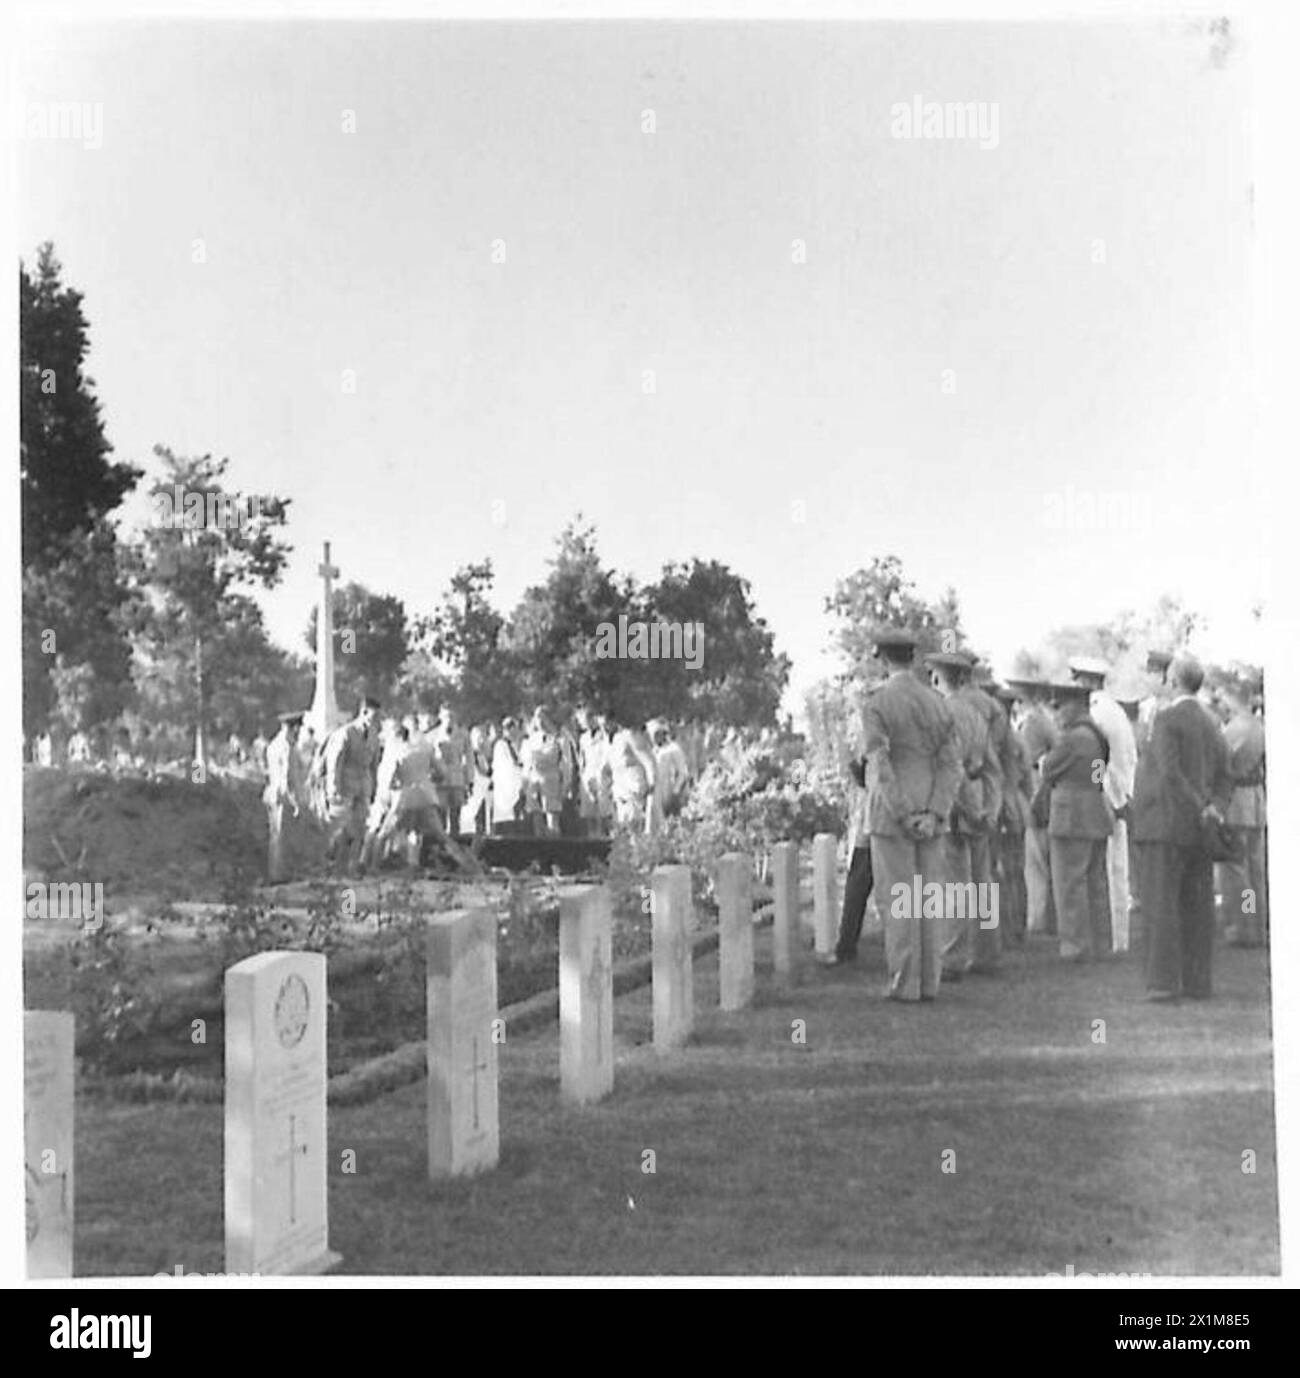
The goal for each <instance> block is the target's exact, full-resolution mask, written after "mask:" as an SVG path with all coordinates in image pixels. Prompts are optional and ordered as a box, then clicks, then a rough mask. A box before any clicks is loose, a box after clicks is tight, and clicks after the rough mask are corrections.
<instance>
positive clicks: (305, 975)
mask: <svg viewBox="0 0 1300 1378" xmlns="http://www.w3.org/2000/svg"><path fill="white" fill-rule="evenodd" d="M325 1002H326V994H325V958H324V957H323V956H321V954H320V953H318V952H259V953H258V954H257V956H255V957H248V958H246V959H245V960H244V961H242V962H238V963H236V964H235V965H234V966H232V967H231V968H230V969H229V970H228V971H227V972H226V1010H225V1016H226V1064H225V1076H226V1133H225V1149H226V1152H225V1205H226V1271H227V1272H229V1273H265V1274H272V1273H291V1274H308V1273H323V1272H325V1271H326V1270H327V1269H329V1268H331V1267H333V1266H334V1265H335V1264H336V1263H338V1262H339V1255H338V1254H336V1253H334V1252H332V1251H331V1249H330V1247H329V1226H328V1211H327V1201H326V1196H327V1193H326V1163H327V1159H326V1135H325V1078H326V1062H325V1008H326V1004H325Z"/></svg>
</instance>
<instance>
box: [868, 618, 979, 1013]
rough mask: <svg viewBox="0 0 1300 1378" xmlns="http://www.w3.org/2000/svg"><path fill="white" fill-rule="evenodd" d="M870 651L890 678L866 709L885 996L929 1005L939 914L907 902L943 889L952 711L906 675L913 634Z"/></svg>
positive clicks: (894, 636)
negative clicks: (885, 970)
mask: <svg viewBox="0 0 1300 1378" xmlns="http://www.w3.org/2000/svg"><path fill="white" fill-rule="evenodd" d="M875 647H876V654H877V655H878V656H879V657H880V659H881V660H882V661H883V662H884V663H885V665H886V666H887V667H888V668H889V670H890V671H891V672H892V673H891V674H890V676H889V678H888V679H887V680H886V681H885V682H884V684H882V685H881V686H880V687H879V688H878V689H876V690H875V691H874V692H873V693H872V694H871V695H869V696H868V698H867V701H866V703H865V705H864V706H863V712H862V725H863V752H864V755H865V758H866V767H865V769H866V778H867V779H868V780H870V781H871V786H872V787H871V793H870V801H869V804H868V810H867V823H868V828H869V829H870V833H871V870H872V875H873V878H874V881H875V885H876V893H877V894H878V895H879V896H880V901H879V908H880V911H881V913H882V914H883V915H884V921H885V957H886V960H887V962H888V964H889V994H890V996H891V997H892V998H893V999H895V1000H932V999H933V998H934V996H935V994H936V993H937V991H938V987H939V973H940V967H941V962H942V953H941V943H942V932H941V924H942V915H941V913H936V912H934V911H932V910H931V909H930V908H929V906H927V905H924V904H922V905H921V906H920V910H921V912H920V913H917V912H916V908H917V906H916V904H915V903H914V901H913V899H912V898H911V897H914V896H915V895H917V894H922V893H923V892H924V890H925V887H926V886H927V885H928V884H931V883H932V882H936V883H938V884H942V883H943V880H944V874H945V867H944V863H943V835H944V833H945V832H946V831H947V828H948V816H949V814H950V813H951V811H952V806H953V803H954V801H955V799H956V797H957V786H958V784H959V783H960V781H961V778H962V772H961V766H960V764H959V763H958V759H957V746H956V740H955V727H954V724H953V718H952V714H951V713H950V712H949V710H948V708H947V706H946V705H945V703H944V702H943V700H942V699H941V698H940V697H939V696H938V695H937V694H936V693H935V692H934V691H933V690H932V689H930V688H929V687H928V686H927V685H925V684H922V683H921V681H920V679H918V678H917V676H916V675H915V674H914V673H913V671H912V659H913V655H914V653H915V649H916V638H915V637H914V636H912V635H911V634H910V633H900V632H895V631H887V632H881V633H880V634H879V635H878V636H877V637H876V640H875Z"/></svg>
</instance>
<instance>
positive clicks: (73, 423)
mask: <svg viewBox="0 0 1300 1378" xmlns="http://www.w3.org/2000/svg"><path fill="white" fill-rule="evenodd" d="M62 271H63V270H62V268H61V266H60V264H59V262H58V260H57V259H56V258H55V257H54V246H53V245H52V244H49V243H46V244H43V245H42V246H41V248H40V251H39V252H38V254H37V259H36V271H35V273H34V275H30V276H29V274H28V273H27V270H26V269H25V268H24V267H23V266H22V265H21V264H20V265H19V270H18V323H19V368H20V378H21V388H20V397H21V402H20V412H19V418H20V419H19V454H20V462H19V475H20V481H21V485H22V521H23V564H24V565H26V566H31V565H45V566H48V565H49V564H52V563H57V562H58V561H60V560H61V559H63V558H64V556H65V554H66V553H67V546H66V544H65V542H66V539H67V538H68V537H70V536H72V535H73V534H74V533H76V532H84V533H89V532H90V531H92V530H93V529H94V528H95V526H96V524H97V523H98V522H99V521H100V520H101V519H102V518H103V517H104V516H106V515H107V514H108V513H109V512H111V511H113V509H114V508H115V507H117V506H118V504H119V503H121V501H122V499H123V498H124V497H125V496H126V494H127V493H128V492H130V490H131V489H132V488H134V487H135V485H136V483H137V482H138V481H139V479H140V476H141V471H140V470H139V469H135V468H132V467H131V466H130V465H128V464H113V463H111V462H110V461H109V459H108V456H109V454H111V453H112V449H113V447H112V445H110V444H109V442H108V438H107V437H106V436H105V434H104V425H103V421H102V420H101V418H100V414H99V402H98V400H97V399H96V397H95V395H94V392H93V388H94V380H93V379H91V378H88V377H87V376H86V374H85V372H84V365H85V361H86V355H87V353H88V352H89V349H90V342H89V339H88V338H87V334H86V318H85V316H84V315H83V314H82V310H81V301H82V294H81V293H80V292H77V291H75V290H73V289H72V288H71V287H65V286H64V285H63V283H62V281H61V277H60V275H61V273H62Z"/></svg>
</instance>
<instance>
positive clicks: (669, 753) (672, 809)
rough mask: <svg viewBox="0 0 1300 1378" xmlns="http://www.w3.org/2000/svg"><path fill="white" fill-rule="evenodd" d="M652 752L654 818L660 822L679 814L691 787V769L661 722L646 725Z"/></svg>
mask: <svg viewBox="0 0 1300 1378" xmlns="http://www.w3.org/2000/svg"><path fill="white" fill-rule="evenodd" d="M646 727H647V728H648V730H649V732H650V740H651V741H652V742H653V743H654V748H655V814H656V817H657V818H658V819H659V821H660V822H662V820H663V819H665V818H671V817H673V815H674V814H677V813H680V812H681V808H682V804H683V802H684V801H685V798H686V787H687V785H688V784H689V783H690V779H691V768H690V765H689V764H688V762H687V760H686V753H685V752H684V751H683V750H682V748H681V745H680V744H679V743H678V742H676V741H674V740H673V736H672V733H671V732H670V731H669V728H668V724H667V723H666V722H665V721H664V720H663V719H662V718H656V719H655V720H654V721H653V722H650V723H647V724H646Z"/></svg>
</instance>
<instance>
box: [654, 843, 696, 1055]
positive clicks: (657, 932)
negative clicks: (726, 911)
mask: <svg viewBox="0 0 1300 1378" xmlns="http://www.w3.org/2000/svg"><path fill="white" fill-rule="evenodd" d="M650 886H651V909H652V914H651V949H652V951H651V972H652V976H651V981H652V985H653V991H652V994H653V1004H654V1046H655V1051H656V1052H661V1053H664V1052H669V1051H671V1050H672V1049H673V1048H680V1047H681V1046H682V1044H683V1043H685V1042H686V1040H687V1039H688V1038H689V1037H690V1036H691V1030H692V1028H693V1027H694V1024H695V993H694V980H693V970H692V961H691V930H692V929H693V928H694V922H693V916H692V913H691V907H692V906H691V869H690V867H689V866H656V867H655V869H654V872H653V874H652V875H651V878H650Z"/></svg>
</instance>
